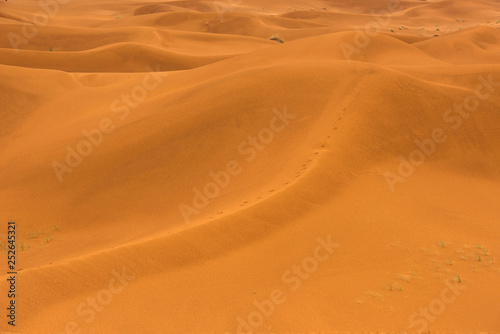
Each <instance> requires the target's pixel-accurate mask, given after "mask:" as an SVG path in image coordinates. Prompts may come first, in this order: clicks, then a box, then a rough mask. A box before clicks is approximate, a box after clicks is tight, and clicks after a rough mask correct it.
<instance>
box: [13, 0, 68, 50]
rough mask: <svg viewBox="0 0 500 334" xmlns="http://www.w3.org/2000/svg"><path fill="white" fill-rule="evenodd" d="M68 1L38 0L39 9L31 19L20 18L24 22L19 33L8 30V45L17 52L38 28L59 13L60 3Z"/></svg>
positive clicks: (34, 34) (36, 32) (63, 3)
mask: <svg viewBox="0 0 500 334" xmlns="http://www.w3.org/2000/svg"><path fill="white" fill-rule="evenodd" d="M69 2H70V0H54V1H50V0H49V1H47V2H44V1H41V0H38V1H37V3H38V5H39V6H40V10H39V11H37V12H36V13H34V14H33V16H32V18H31V20H30V19H29V18H26V17H23V18H22V20H23V21H24V23H23V25H22V27H21V34H16V33H14V32H9V33H8V35H7V38H8V39H9V41H10V45H12V48H13V49H14V50H16V53H18V52H19V46H21V45H22V44H28V43H29V40H30V39H32V38H35V36H36V35H37V34H38V32H39V29H40V28H43V27H45V26H47V25H48V24H49V21H50V19H51V18H53V17H54V16H56V15H57V14H58V13H59V11H60V9H61V8H60V6H61V5H65V4H67V3H69Z"/></svg>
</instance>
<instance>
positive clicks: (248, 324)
mask: <svg viewBox="0 0 500 334" xmlns="http://www.w3.org/2000/svg"><path fill="white" fill-rule="evenodd" d="M316 241H317V243H318V245H317V246H316V247H315V248H314V251H313V253H312V254H311V256H308V257H306V258H304V259H303V260H302V262H301V263H300V264H295V265H293V266H292V267H291V268H290V269H288V270H286V271H285V272H283V274H282V275H281V282H282V283H283V284H284V285H285V286H287V288H288V289H283V290H285V291H286V290H289V291H292V292H293V291H296V290H297V289H298V288H299V287H300V285H301V284H302V282H304V281H306V280H308V279H309V278H310V277H311V275H313V274H314V272H315V271H317V270H318V267H319V265H320V264H321V263H322V262H325V261H326V260H328V259H329V258H330V256H331V255H332V254H333V250H334V249H335V248H338V247H340V244H337V243H333V242H332V240H331V236H330V235H328V236H327V237H326V240H324V239H322V238H321V237H318V238H316ZM283 290H282V289H275V290H273V291H271V293H270V294H269V298H268V299H264V300H262V301H260V302H259V301H258V300H254V301H253V306H254V307H255V310H254V311H252V312H250V313H249V314H248V315H247V316H246V317H244V318H243V317H237V318H236V322H237V323H238V325H237V328H236V333H237V334H252V333H254V330H256V329H258V328H259V327H260V326H262V324H263V323H264V319H265V318H269V317H271V316H272V315H273V313H274V310H275V308H276V306H277V305H281V304H283V303H284V302H285V300H286V292H285V291H283ZM225 334H230V333H228V332H226V333H225Z"/></svg>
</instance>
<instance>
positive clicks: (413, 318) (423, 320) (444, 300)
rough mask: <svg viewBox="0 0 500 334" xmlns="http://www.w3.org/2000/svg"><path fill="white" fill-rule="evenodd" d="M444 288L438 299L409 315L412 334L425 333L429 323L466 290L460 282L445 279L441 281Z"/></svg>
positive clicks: (409, 327)
mask: <svg viewBox="0 0 500 334" xmlns="http://www.w3.org/2000/svg"><path fill="white" fill-rule="evenodd" d="M443 283H444V285H446V287H445V288H443V289H442V290H441V293H440V298H436V299H433V300H432V301H431V302H430V303H429V305H428V306H427V307H420V308H419V310H418V312H414V313H412V314H411V315H410V326H408V329H410V330H412V333H413V332H414V333H423V332H425V331H427V328H428V326H429V323H430V322H433V321H434V320H436V318H437V316H439V315H440V314H442V313H443V312H444V311H445V310H446V305H449V304H451V303H453V302H454V301H455V300H456V299H457V297H458V296H460V294H461V291H462V290H465V289H466V288H467V286H466V285H463V284H462V283H461V282H460V281H458V280H454V279H446V280H444V281H443Z"/></svg>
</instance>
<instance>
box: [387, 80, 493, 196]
mask: <svg viewBox="0 0 500 334" xmlns="http://www.w3.org/2000/svg"><path fill="white" fill-rule="evenodd" d="M478 80H479V84H478V85H477V86H476V89H475V91H474V95H469V96H467V97H466V98H465V99H464V101H463V102H462V103H461V104H455V105H454V106H453V109H448V110H445V112H444V113H443V115H442V118H443V121H444V122H445V123H446V124H448V125H449V126H450V127H451V129H452V130H453V131H457V130H458V129H460V127H461V126H462V123H463V120H464V119H467V118H469V117H470V116H471V113H473V112H475V111H476V110H477V109H478V108H479V106H480V104H481V101H485V100H487V99H489V98H490V97H491V95H492V94H493V93H494V92H495V91H496V88H495V87H500V81H498V82H495V81H493V75H492V74H489V76H488V77H487V78H485V77H483V76H482V75H480V76H479V77H478ZM447 139H448V135H446V131H445V130H443V129H442V128H435V129H433V130H432V131H430V136H429V137H428V138H425V139H423V140H418V139H415V140H414V144H415V146H416V149H415V150H414V151H412V152H410V154H408V156H407V158H406V157H404V156H402V155H400V156H398V159H399V161H400V163H399V166H398V168H397V171H396V172H391V171H386V172H385V173H384V177H385V179H386V181H387V184H388V185H389V188H390V189H391V191H392V192H394V191H396V185H397V184H398V183H403V182H405V180H406V179H407V178H409V177H410V176H411V175H413V173H414V172H415V169H416V168H417V167H419V166H421V165H422V164H423V163H424V162H425V161H426V160H427V158H428V157H429V156H431V155H432V154H434V152H435V151H436V149H437V147H438V145H441V144H443V143H444V142H446V140H447Z"/></svg>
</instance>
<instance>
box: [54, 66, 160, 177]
mask: <svg viewBox="0 0 500 334" xmlns="http://www.w3.org/2000/svg"><path fill="white" fill-rule="evenodd" d="M146 70H147V71H148V74H147V75H146V76H144V78H143V79H142V84H140V85H137V86H134V87H133V88H132V89H130V92H129V93H128V94H122V95H121V96H120V98H117V99H115V100H114V101H113V102H112V103H111V106H110V109H111V111H112V112H113V113H115V114H116V116H117V117H118V118H119V119H120V120H121V121H123V120H125V119H126V118H127V117H128V116H129V115H130V112H131V110H133V109H135V108H136V107H137V106H138V105H139V104H140V103H141V102H143V101H144V100H146V98H147V97H148V94H149V92H151V91H153V90H154V89H156V88H158V86H159V85H160V83H162V82H163V78H162V77H161V76H160V75H159V65H156V71H154V70H153V69H152V68H151V67H149V66H147V67H146ZM115 128H116V126H115V123H114V122H113V120H112V119H111V118H108V117H105V118H103V119H101V120H100V121H99V122H98V123H97V124H96V127H95V128H93V129H90V130H88V129H83V130H82V134H83V136H84V137H85V138H84V139H81V140H80V141H79V142H78V143H76V145H74V146H73V147H72V146H69V145H68V146H66V159H65V163H64V162H63V163H61V162H59V161H57V160H55V161H53V162H52V169H53V170H54V173H55V175H56V177H57V179H58V180H59V182H63V181H64V175H65V174H69V173H71V172H72V171H73V170H74V169H75V168H76V167H78V166H79V165H80V164H81V163H82V161H83V158H84V157H87V156H89V155H90V154H91V153H92V151H93V150H94V148H95V147H98V146H99V145H101V144H102V142H103V140H104V135H106V134H111V133H113V131H114V130H115Z"/></svg>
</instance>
